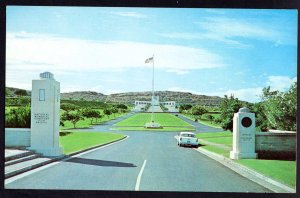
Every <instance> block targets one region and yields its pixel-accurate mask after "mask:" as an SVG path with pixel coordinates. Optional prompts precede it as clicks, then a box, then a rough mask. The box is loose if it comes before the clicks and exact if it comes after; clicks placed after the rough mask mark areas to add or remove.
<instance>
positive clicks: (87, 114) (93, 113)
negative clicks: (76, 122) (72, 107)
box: [82, 108, 99, 124]
mask: <svg viewBox="0 0 300 198" xmlns="http://www.w3.org/2000/svg"><path fill="white" fill-rule="evenodd" d="M82 115H83V116H84V117H86V118H88V119H90V121H91V124H93V119H94V118H95V119H96V118H97V117H99V112H98V111H96V110H93V109H91V108H87V109H84V110H83V112H82Z"/></svg>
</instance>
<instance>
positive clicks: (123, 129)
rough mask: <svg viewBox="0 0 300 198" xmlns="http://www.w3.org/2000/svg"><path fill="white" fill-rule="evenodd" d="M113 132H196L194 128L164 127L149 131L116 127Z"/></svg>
mask: <svg viewBox="0 0 300 198" xmlns="http://www.w3.org/2000/svg"><path fill="white" fill-rule="evenodd" d="M112 129H113V130H121V131H194V130H195V129H194V128H192V127H163V128H162V129H147V128H145V127H115V128H112Z"/></svg>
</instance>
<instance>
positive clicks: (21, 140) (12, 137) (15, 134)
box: [5, 128, 31, 147]
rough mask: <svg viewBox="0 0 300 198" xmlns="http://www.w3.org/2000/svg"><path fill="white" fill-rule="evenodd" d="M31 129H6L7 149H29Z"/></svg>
mask: <svg viewBox="0 0 300 198" xmlns="http://www.w3.org/2000/svg"><path fill="white" fill-rule="evenodd" d="M30 133H31V130H30V128H5V147H29V146H30Z"/></svg>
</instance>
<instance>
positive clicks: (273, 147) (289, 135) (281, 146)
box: [255, 131, 296, 158]
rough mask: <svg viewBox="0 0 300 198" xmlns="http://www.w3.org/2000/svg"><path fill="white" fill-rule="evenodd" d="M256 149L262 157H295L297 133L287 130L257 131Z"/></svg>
mask: <svg viewBox="0 0 300 198" xmlns="http://www.w3.org/2000/svg"><path fill="white" fill-rule="evenodd" d="M255 151H256V152H257V153H258V154H259V155H260V157H262V158H274V157H277V158H295V156H296V133H295V132H286V131H276V132H260V133H256V135H255Z"/></svg>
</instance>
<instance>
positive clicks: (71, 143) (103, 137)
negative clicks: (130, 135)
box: [59, 132, 124, 154]
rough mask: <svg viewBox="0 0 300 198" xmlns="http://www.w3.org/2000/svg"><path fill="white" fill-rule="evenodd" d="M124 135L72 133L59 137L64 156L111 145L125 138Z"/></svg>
mask: <svg viewBox="0 0 300 198" xmlns="http://www.w3.org/2000/svg"><path fill="white" fill-rule="evenodd" d="M123 137H124V135H122V134H115V133H104V132H70V133H69V134H67V135H64V136H60V137H59V143H60V145H61V146H62V147H63V150H64V154H69V153H73V152H76V151H80V150H83V149H87V148H90V147H93V146H97V145H101V144H105V143H109V142H112V141H115V140H119V139H121V138H123Z"/></svg>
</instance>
